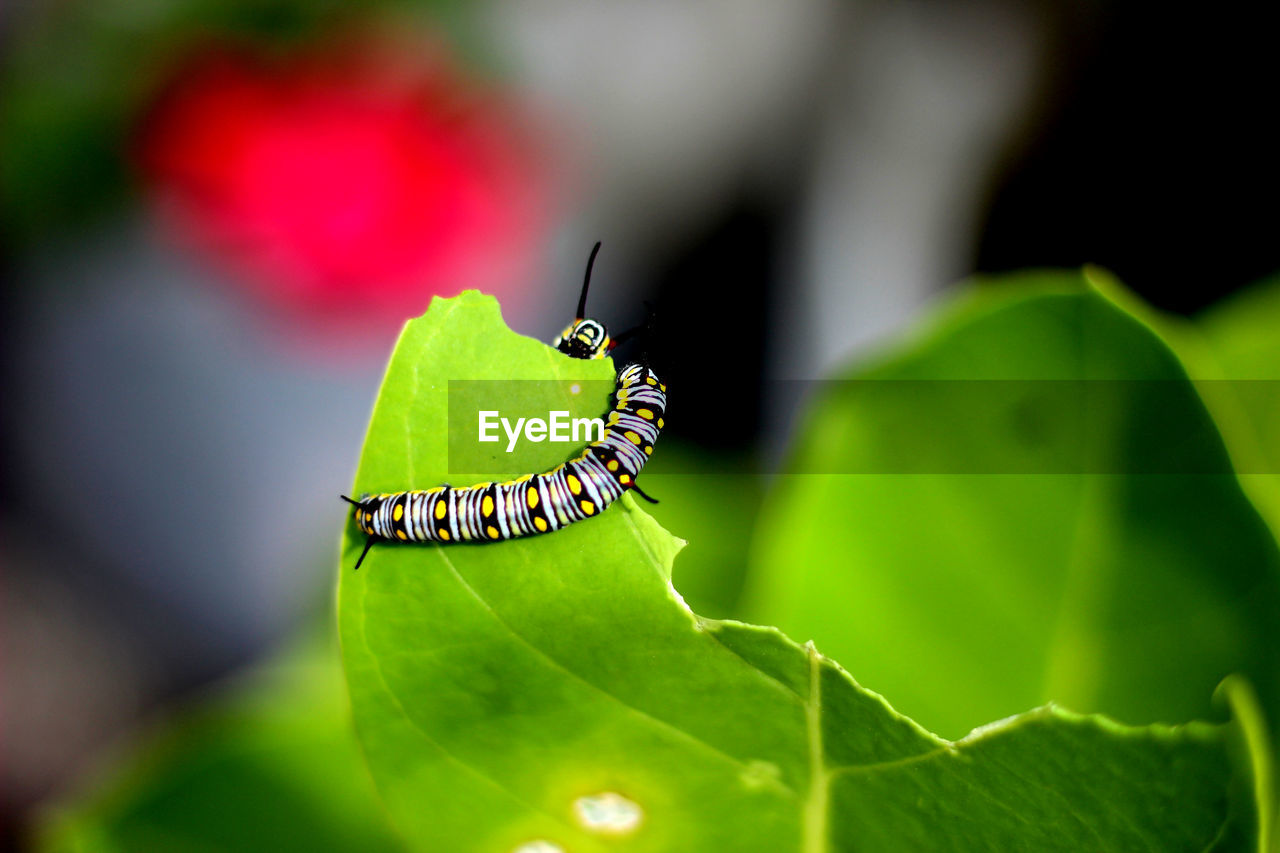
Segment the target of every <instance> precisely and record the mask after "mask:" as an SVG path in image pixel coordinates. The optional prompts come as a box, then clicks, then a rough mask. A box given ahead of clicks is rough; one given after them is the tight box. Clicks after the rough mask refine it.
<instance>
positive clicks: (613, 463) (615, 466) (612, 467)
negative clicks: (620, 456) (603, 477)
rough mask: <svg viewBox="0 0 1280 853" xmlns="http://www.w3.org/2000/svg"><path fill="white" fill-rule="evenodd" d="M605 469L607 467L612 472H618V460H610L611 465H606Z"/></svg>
mask: <svg viewBox="0 0 1280 853" xmlns="http://www.w3.org/2000/svg"><path fill="white" fill-rule="evenodd" d="M605 467H606V468H608V469H609V470H610V471H617V470H618V460H617V459H610V460H609V464H608V465H606V466H605Z"/></svg>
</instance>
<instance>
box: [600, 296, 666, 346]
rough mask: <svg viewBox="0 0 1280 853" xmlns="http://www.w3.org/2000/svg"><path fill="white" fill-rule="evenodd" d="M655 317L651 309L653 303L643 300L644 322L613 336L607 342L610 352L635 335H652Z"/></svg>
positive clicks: (655, 313) (654, 312)
mask: <svg viewBox="0 0 1280 853" xmlns="http://www.w3.org/2000/svg"><path fill="white" fill-rule="evenodd" d="M656 315H657V312H656V311H655V310H654V308H653V303H652V302H649V301H648V300H645V303H644V322H643V323H641V324H640V325H638V326H632V327H631V328H630V329H627V330H626V331H625V332H623V333H622V334H620V335H614V336H613V339H612V340H611V341H609V349H610V351H612V350H613V348H614V347H616V346H618V345H619V344H625V343H626V342H627V341H629V340H630V339H631V338H633V337H635V336H636V335H638V334H640V333H641V332H643V333H644V334H646V335H652V334H653V318H654V317H655V316H656Z"/></svg>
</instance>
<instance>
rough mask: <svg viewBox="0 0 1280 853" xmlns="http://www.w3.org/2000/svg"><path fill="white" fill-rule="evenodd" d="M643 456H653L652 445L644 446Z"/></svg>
mask: <svg viewBox="0 0 1280 853" xmlns="http://www.w3.org/2000/svg"><path fill="white" fill-rule="evenodd" d="M644 455H645V456H652V455H653V445H652V444H646V445H645V446H644Z"/></svg>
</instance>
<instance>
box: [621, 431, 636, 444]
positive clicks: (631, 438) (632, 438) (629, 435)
mask: <svg viewBox="0 0 1280 853" xmlns="http://www.w3.org/2000/svg"><path fill="white" fill-rule="evenodd" d="M623 435H625V436H626V437H627V440H628V441H630V442H631V443H632V444H639V443H640V436H639V435H637V434H636V433H634V432H632V431H631V430H627V431H626V432H624V433H623Z"/></svg>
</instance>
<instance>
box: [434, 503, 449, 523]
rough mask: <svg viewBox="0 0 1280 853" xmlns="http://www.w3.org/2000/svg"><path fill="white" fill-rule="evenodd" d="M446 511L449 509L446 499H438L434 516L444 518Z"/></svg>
mask: <svg viewBox="0 0 1280 853" xmlns="http://www.w3.org/2000/svg"><path fill="white" fill-rule="evenodd" d="M448 511H449V502H448V501H446V500H445V499H444V498H441V499H440V500H438V501H436V518H437V519H441V518H444V515H445V513H447V512H448Z"/></svg>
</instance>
